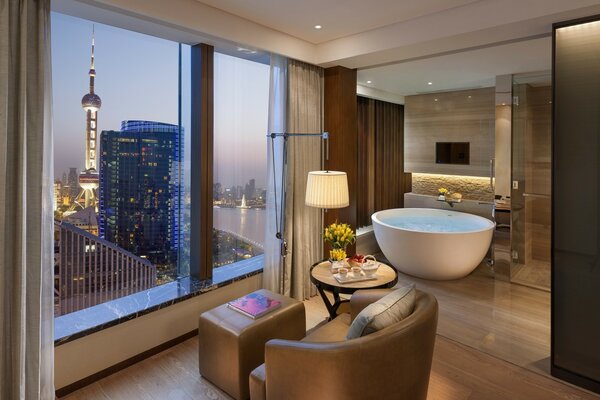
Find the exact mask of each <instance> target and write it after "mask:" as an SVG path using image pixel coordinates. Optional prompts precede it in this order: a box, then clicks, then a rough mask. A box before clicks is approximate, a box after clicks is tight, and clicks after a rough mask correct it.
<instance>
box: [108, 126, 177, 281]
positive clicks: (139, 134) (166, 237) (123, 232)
mask: <svg viewBox="0 0 600 400" xmlns="http://www.w3.org/2000/svg"><path fill="white" fill-rule="evenodd" d="M182 137H183V135H182V133H181V132H180V128H179V127H178V126H177V125H171V124H164V123H160V122H152V121H123V122H122V123H121V130H120V131H102V134H101V137H100V141H101V149H102V154H101V157H100V160H101V161H100V236H101V237H103V238H104V239H106V240H108V241H110V242H113V243H115V244H117V245H118V246H120V247H123V248H124V249H126V250H128V251H130V252H132V253H134V254H136V255H138V256H140V257H144V258H147V259H148V260H150V261H151V262H152V263H153V264H155V265H156V266H157V268H159V272H160V273H161V274H170V275H171V276H174V274H175V271H176V266H177V255H178V249H179V243H180V229H179V220H180V215H179V214H180V209H181V199H180V194H181V170H180V163H181V158H182V152H183V145H182Z"/></svg>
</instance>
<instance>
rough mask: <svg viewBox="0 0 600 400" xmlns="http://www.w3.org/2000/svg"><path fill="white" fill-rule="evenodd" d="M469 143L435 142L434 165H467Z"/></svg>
mask: <svg viewBox="0 0 600 400" xmlns="http://www.w3.org/2000/svg"><path fill="white" fill-rule="evenodd" d="M469 147H470V146H469V142H437V143H436V144H435V163H436V164H466V165H468V164H469Z"/></svg>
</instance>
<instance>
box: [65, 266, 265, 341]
mask: <svg viewBox="0 0 600 400" xmlns="http://www.w3.org/2000/svg"><path fill="white" fill-rule="evenodd" d="M263 264H264V256H263V255H260V256H256V257H252V258H250V259H248V260H243V261H238V262H236V263H233V264H229V265H225V266H223V267H219V268H215V269H214V270H213V278H212V279H206V280H199V279H196V278H192V277H187V278H180V279H178V280H177V281H174V282H169V283H166V284H164V285H160V286H156V287H153V288H152V289H148V290H144V291H142V292H138V293H134V294H132V295H129V296H124V297H121V298H119V299H115V300H111V301H108V302H106V303H102V304H98V305H95V306H93V307H89V308H86V309H84V310H79V311H76V312H72V313H69V314H65V315H61V316H60V317H56V318H55V319H54V346H60V345H62V344H65V343H68V342H71V341H73V340H75V339H79V338H82V337H84V336H87V335H90V334H92V333H94V332H98V331H101V330H103V329H106V328H109V327H111V326H115V325H118V324H121V323H123V322H127V321H129V320H132V319H134V318H137V317H140V316H142V315H145V314H148V313H151V312H153V311H156V310H160V309H162V308H165V307H168V306H171V305H173V304H176V303H179V302H182V301H184V300H188V299H190V298H192V297H196V296H199V295H201V294H203V293H207V292H210V291H213V290H215V289H218V288H220V287H223V286H227V285H229V284H231V283H233V282H237V281H239V280H242V279H245V278H248V277H250V276H253V275H256V274H259V273H261V272H262V269H263Z"/></svg>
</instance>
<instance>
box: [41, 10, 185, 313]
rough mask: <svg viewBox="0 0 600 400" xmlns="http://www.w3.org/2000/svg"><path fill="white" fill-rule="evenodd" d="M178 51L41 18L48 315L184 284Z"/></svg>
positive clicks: (108, 29) (84, 24) (73, 21)
mask: <svg viewBox="0 0 600 400" xmlns="http://www.w3.org/2000/svg"><path fill="white" fill-rule="evenodd" d="M189 51H190V49H189V46H185V45H181V44H179V43H176V42H172V41H168V40H164V39H160V38H156V37H152V36H147V35H143V34H140V33H136V32H132V31H127V30H123V29H119V28H115V27H112V26H108V25H102V24H98V23H92V22H91V21H87V20H83V19H79V18H75V17H70V16H66V15H63V14H58V13H53V14H52V61H53V65H52V71H53V82H52V83H53V96H54V98H53V107H54V110H53V111H54V126H53V128H54V175H55V183H54V197H55V198H54V210H55V214H54V215H55V224H54V238H55V246H54V248H55V315H56V316H59V315H63V314H67V313H70V312H73V311H77V310H81V309H83V308H86V307H90V306H93V305H95V304H99V303H102V302H105V301H109V300H113V299H116V298H118V297H121V296H125V295H129V294H133V293H136V292H138V291H141V290H145V289H149V288H151V287H154V286H156V285H160V284H163V283H166V282H170V281H172V280H174V279H176V278H177V277H179V276H185V275H186V274H188V271H189V265H188V260H189V254H188V253H187V252H188V251H189V250H187V249H189V144H188V143H189V141H188V138H187V137H186V136H187V135H186V129H184V127H186V126H189V122H188V121H189V111H188V112H184V109H185V107H184V106H185V105H186V104H187V105H189V69H190V68H189ZM186 85H187V86H186ZM182 87H187V88H188V90H187V91H184V90H182ZM188 108H189V107H188ZM186 147H187V148H186ZM186 243H187V244H186Z"/></svg>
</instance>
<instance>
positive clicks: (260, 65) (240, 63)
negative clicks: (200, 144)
mask: <svg viewBox="0 0 600 400" xmlns="http://www.w3.org/2000/svg"><path fill="white" fill-rule="evenodd" d="M261 61H262V62H261ZM264 61H265V60H262V59H261V60H259V61H254V60H248V59H246V58H242V57H234V56H231V55H227V54H223V53H218V52H216V53H215V57H214V177H213V182H214V185H213V186H214V187H213V194H212V196H213V233H212V234H213V241H212V247H213V257H212V258H213V266H214V267H215V268H217V267H221V266H224V265H229V264H232V263H235V262H238V261H241V260H246V259H251V258H253V257H255V256H258V255H260V254H262V252H263V244H264V237H265V194H266V187H267V182H266V175H267V147H266V146H267V141H266V135H267V124H268V106H269V104H268V101H269V100H268V99H269V65H268V64H267V63H264ZM267 62H268V60H267Z"/></svg>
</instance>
